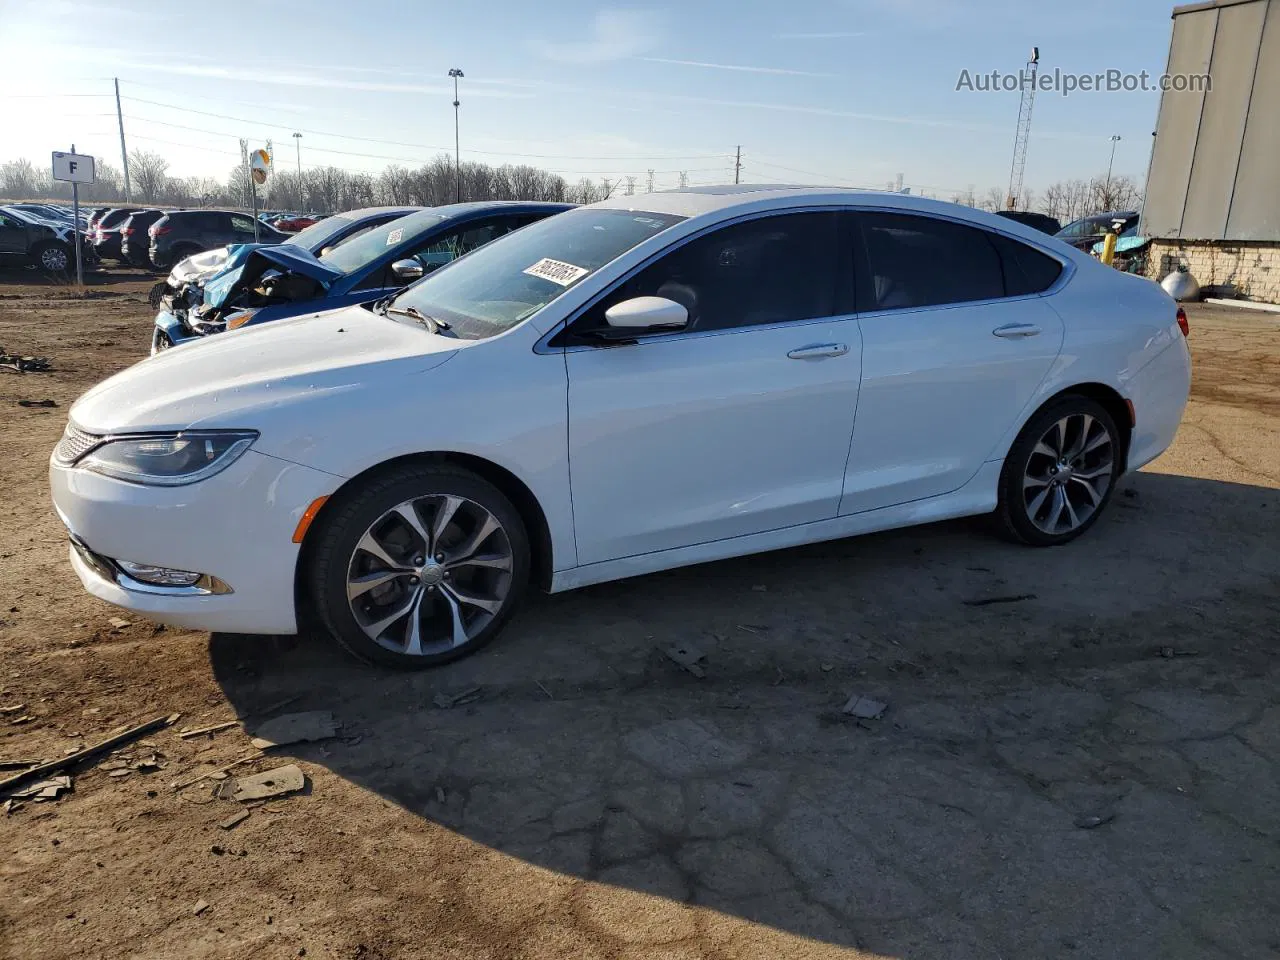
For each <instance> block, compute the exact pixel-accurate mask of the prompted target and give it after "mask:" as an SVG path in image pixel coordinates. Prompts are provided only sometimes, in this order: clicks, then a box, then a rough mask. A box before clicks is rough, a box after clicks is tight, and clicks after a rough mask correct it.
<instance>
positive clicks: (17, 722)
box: [9, 713, 35, 727]
mask: <svg viewBox="0 0 1280 960" xmlns="http://www.w3.org/2000/svg"><path fill="white" fill-rule="evenodd" d="M34 719H35V717H33V716H31V715H30V714H28V713H24V714H23V715H22V716H20V717H14V718H13V719H12V720H10V721H9V722H10V723H11V724H13V726H15V727H16V726H19V725H21V724H24V723H30V722H31V721H32V720H34Z"/></svg>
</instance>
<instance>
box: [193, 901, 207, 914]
mask: <svg viewBox="0 0 1280 960" xmlns="http://www.w3.org/2000/svg"><path fill="white" fill-rule="evenodd" d="M208 909H209V903H208V901H206V900H197V901H196V905H195V906H194V907H192V908H191V912H192V913H193V914H195V915H196V916H197V917H198V916H200V914H202V913H204V912H205V911H206V910H208Z"/></svg>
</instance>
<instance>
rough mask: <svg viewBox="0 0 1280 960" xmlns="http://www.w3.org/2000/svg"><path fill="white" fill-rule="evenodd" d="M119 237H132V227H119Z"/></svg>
mask: <svg viewBox="0 0 1280 960" xmlns="http://www.w3.org/2000/svg"><path fill="white" fill-rule="evenodd" d="M120 236H122V237H132V236H133V227H121V228H120Z"/></svg>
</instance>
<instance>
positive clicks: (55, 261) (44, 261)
mask: <svg viewBox="0 0 1280 960" xmlns="http://www.w3.org/2000/svg"><path fill="white" fill-rule="evenodd" d="M67 263H68V260H67V251H65V250H60V249H58V248H57V247H46V248H45V249H44V251H43V252H42V253H41V254H40V266H42V267H44V268H45V269H46V270H55V271H57V270H65V269H67Z"/></svg>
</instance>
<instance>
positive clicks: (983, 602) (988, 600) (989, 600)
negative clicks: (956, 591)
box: [964, 593, 1038, 607]
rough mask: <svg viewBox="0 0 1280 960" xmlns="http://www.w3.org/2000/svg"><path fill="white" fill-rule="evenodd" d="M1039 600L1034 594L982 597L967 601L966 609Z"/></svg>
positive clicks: (965, 602) (965, 603)
mask: <svg viewBox="0 0 1280 960" xmlns="http://www.w3.org/2000/svg"><path fill="white" fill-rule="evenodd" d="M1035 599H1038V598H1037V597H1036V595H1035V594H1034V593H1015V594H1012V595H1011V596H1007V597H982V598H981V599H978V600H965V601H964V605H965V606H966V607H989V606H991V605H992V604H993V603H1021V602H1022V601H1023V600H1035Z"/></svg>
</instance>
